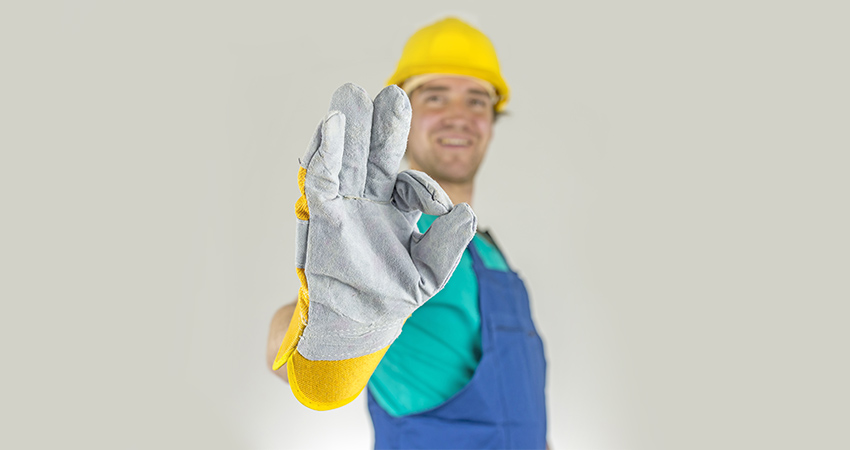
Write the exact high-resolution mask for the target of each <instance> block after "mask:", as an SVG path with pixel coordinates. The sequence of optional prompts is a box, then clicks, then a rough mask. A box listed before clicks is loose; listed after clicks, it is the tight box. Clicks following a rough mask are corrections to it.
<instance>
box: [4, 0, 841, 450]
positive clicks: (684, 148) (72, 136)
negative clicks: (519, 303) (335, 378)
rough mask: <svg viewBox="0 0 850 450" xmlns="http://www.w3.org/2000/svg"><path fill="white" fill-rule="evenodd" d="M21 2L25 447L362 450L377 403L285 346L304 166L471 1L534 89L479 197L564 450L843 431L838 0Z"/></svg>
mask: <svg viewBox="0 0 850 450" xmlns="http://www.w3.org/2000/svg"><path fill="white" fill-rule="evenodd" d="M18 3H19V4H20V5H19V6H8V5H7V6H3V7H2V10H0V17H2V18H0V21H2V24H0V25H2V26H0V36H2V39H0V47H2V50H3V51H2V55H3V57H2V58H3V62H2V65H3V69H2V74H0V80H2V82H0V90H2V91H0V94H2V96H1V97H0V112H1V114H2V116H0V119H2V122H0V123H2V127H3V128H2V133H0V134H2V136H0V139H2V163H0V171H2V177H0V186H2V189H0V196H1V198H2V205H3V209H4V211H3V220H2V222H3V228H2V229H3V233H2V235H3V236H2V251H0V253H2V257H0V261H2V267H0V268H1V269H2V274H3V275H2V279H3V281H2V283H0V284H2V288H0V289H2V298H3V302H2V304H3V306H2V311H3V312H2V319H0V321H2V326H0V329H2V331H0V332H2V342H3V343H2V346H3V347H2V351H3V355H4V357H3V359H4V382H3V387H2V400H0V403H2V404H3V406H2V407H0V408H2V413H3V423H4V431H3V432H2V433H0V434H2V436H3V437H2V438H0V441H3V442H5V441H7V440H8V441H10V442H11V443H13V444H14V446H12V445H11V444H5V443H4V444H3V445H2V446H3V447H4V448H27V447H29V448H181V449H183V448H248V449H273V448H297V449H301V448H305V449H307V448H309V449H314V448H315V449H326V448H327V449H339V448H369V447H370V446H371V443H372V436H371V428H370V424H369V421H368V417H367V414H366V411H365V401H364V399H363V397H362V396H361V398H359V399H358V400H356V401H355V402H354V403H353V404H351V405H349V406H347V407H345V408H342V409H340V410H336V411H332V412H324V413H318V412H314V411H311V410H308V409H306V408H304V407H302V406H301V405H300V404H298V403H297V402H296V401H295V400H294V398H293V397H292V395H291V393H289V391H288V387H287V386H286V385H284V384H282V383H281V382H279V381H278V380H277V379H276V378H274V377H273V376H272V375H271V374H270V373H269V372H268V371H267V370H266V369H265V366H264V349H265V337H266V331H267V326H268V322H269V320H270V317H271V314H272V313H273V311H274V310H275V309H276V308H277V307H279V306H280V305H282V304H283V303H286V302H289V301H290V300H291V299H293V298H294V296H295V293H296V289H297V279H296V277H295V274H294V270H293V268H292V258H293V253H294V249H293V243H292V236H293V231H294V220H293V203H294V201H295V199H296V197H297V189H296V183H295V174H296V171H297V158H298V156H300V155H301V154H302V152H303V150H304V148H305V145H306V144H307V142H308V140H309V138H310V136H311V134H312V131H313V129H314V126H315V124H316V123H317V122H318V120H319V119H320V118H321V117H322V115H323V114H324V112H325V110H326V107H327V103H328V100H329V98H330V94H331V93H332V92H333V90H334V89H335V88H336V87H337V86H338V85H340V84H342V83H344V82H347V81H352V82H355V83H357V84H360V85H362V86H364V87H365V88H366V89H367V90H368V91H369V92H370V93H372V94H375V93H377V92H378V90H379V89H380V88H381V87H382V85H383V84H382V83H383V81H384V80H385V79H386V78H387V77H388V76H389V75H390V73H391V72H392V70H393V68H394V64H395V61H396V59H397V58H398V55H399V54H400V51H401V47H402V44H403V42H404V40H405V39H406V38H407V37H408V36H409V35H410V34H411V33H412V32H413V31H414V30H415V29H417V28H418V27H419V26H422V25H425V24H427V23H429V22H431V21H433V20H435V19H438V18H440V17H442V16H444V15H446V14H447V13H457V14H459V15H460V16H461V17H463V18H466V19H468V20H470V21H472V22H473V23H475V24H477V25H478V26H480V27H481V28H482V29H483V30H484V31H485V32H486V33H488V34H489V35H490V36H491V38H492V40H493V41H494V43H495V45H496V47H497V49H498V51H499V52H500V56H501V58H502V64H503V71H504V74H505V77H506V78H507V80H508V82H509V83H510V85H511V87H512V89H513V100H512V102H511V103H510V105H509V110H510V116H508V117H506V118H504V119H503V120H502V121H501V122H500V123H499V124H498V125H497V129H496V137H495V141H494V142H493V145H492V147H491V150H490V155H489V156H488V159H487V161H486V163H485V167H484V168H483V171H482V173H481V176H480V180H479V183H478V187H477V192H476V199H475V205H474V206H475V209H476V212H477V213H478V215H479V217H480V220H481V223H482V224H483V225H484V226H489V227H491V228H492V229H493V231H494V232H495V234H496V236H497V238H498V239H499V240H500V241H501V244H502V246H503V247H504V248H505V249H506V250H507V252H508V256H509V258H510V260H511V261H512V263H513V264H514V265H515V266H516V267H518V268H519V269H520V271H521V275H522V276H523V277H524V278H525V280H526V281H527V284H528V285H529V287H530V291H531V295H532V302H533V310H534V314H535V316H536V318H537V322H538V327H539V329H540V330H541V333H542V334H543V336H544V338H545V341H546V344H547V352H548V358H549V362H550V366H549V367H550V369H549V388H548V399H549V414H550V424H551V425H550V433H549V439H550V442H551V444H552V447H553V448H554V449H647V450H649V449H652V450H655V449H680V448H688V449H703V448H704V449H715V448H741V449H749V448H844V447H847V446H848V440H847V434H846V432H843V431H840V428H839V427H846V424H847V422H848V419H850V417H848V414H847V407H846V405H847V402H848V400H850V398H848V397H850V395H848V394H850V392H848V388H847V383H846V380H847V379H848V378H850V373H848V372H850V371H848V367H847V366H848V365H847V342H848V338H849V337H850V336H848V332H847V327H846V324H845V322H846V317H847V312H848V311H847V306H846V305H847V300H848V299H850V288H848V282H847V278H848V269H850V259H849V258H848V254H850V241H848V236H847V230H848V229H850V217H849V216H850V214H848V193H850V183H849V182H848V174H847V172H848V162H850V159H849V158H848V151H850V132H848V130H850V127H848V123H850V106H848V105H850V89H849V88H848V82H847V80H848V79H850V67H848V65H849V64H848V43H849V42H850V31H848V30H850V27H848V26H847V18H848V13H850V8H848V6H847V3H846V2H842V1H837V0H836V1H825V0H814V1H809V2H788V1H779V2H767V1H763V2H759V1H756V0H737V1H713V2H701V4H695V2H663V1H658V0H652V1H648V2H629V1H605V2H598V1H594V2H591V1H580V2H567V3H561V4H560V6H552V5H553V4H554V2H542V1H531V0H528V1H522V2H471V1H461V2H449V1H432V2H418V3H410V2H408V3H404V2H398V1H380V2H378V1H374V2H341V1H333V2H300V3H298V4H293V3H292V2H256V1H243V2H203V1H195V2H190V1H185V0H179V1H169V2H165V1H160V2H135V3H134V4H132V5H131V4H128V3H127V2H106V1H101V2H95V1H76V2H61V3H60V2H53V3H50V4H43V3H36V2H18ZM24 5H25V6H24Z"/></svg>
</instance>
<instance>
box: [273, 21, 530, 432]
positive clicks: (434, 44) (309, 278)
mask: <svg viewBox="0 0 850 450" xmlns="http://www.w3.org/2000/svg"><path fill="white" fill-rule="evenodd" d="M388 84H390V85H398V86H400V87H401V88H402V89H403V90H404V93H401V91H400V90H398V89H396V88H394V87H390V88H387V89H384V91H382V92H381V93H380V94H379V95H378V97H376V99H375V101H374V103H372V102H371V101H369V100H368V98H366V99H364V95H363V93H362V92H361V91H362V90H360V91H358V89H357V88H356V87H353V86H350V85H347V86H343V87H342V88H340V90H338V91H337V93H336V94H335V95H334V99H333V100H332V102H331V103H332V105H331V110H332V111H331V113H330V114H329V116H328V117H327V118H326V120H325V121H323V123H322V125H321V126H320V129H319V131H317V135H316V136H317V137H316V138H315V139H314V142H313V144H311V148H310V150H308V152H307V155H305V158H304V160H302V169H301V172H300V173H299V184H300V186H301V189H302V194H303V195H302V199H301V200H299V204H297V205H296V213H297V215H298V216H299V219H300V221H299V230H300V231H299V236H304V235H306V236H307V237H299V241H298V242H299V250H298V252H299V256H298V257H297V260H298V266H299V269H297V270H298V271H299V272H298V273H299V278H300V279H301V281H302V290H301V293H300V294H299V300H298V301H297V302H296V303H295V304H293V305H287V306H284V307H283V308H281V309H280V310H279V311H278V312H277V313H276V314H275V317H274V319H273V321H272V326H271V330H270V334H269V363H270V365H272V366H273V368H278V367H280V366H281V365H282V364H284V363H286V366H287V367H286V372H285V373H284V372H283V370H282V369H280V370H277V371H276V373H278V375H280V376H281V377H282V378H284V379H288V380H289V381H290V382H291V387H292V390H293V392H294V393H295V395H296V397H297V398H298V399H299V400H300V401H301V402H302V403H304V404H305V405H307V406H310V407H312V408H314V409H330V408H334V407H338V406H341V405H343V404H345V403H347V402H349V401H351V400H352V399H353V398H354V397H356V396H357V394H359V392H360V390H361V389H362V388H363V384H365V383H366V380H367V379H368V386H369V388H368V396H369V397H368V401H369V411H370V414H371V416H372V421H373V424H374V426H375V445H376V448H447V447H450V448H544V447H545V445H546V444H545V435H546V417H545V399H544V378H545V360H544V357H543V347H542V342H541V340H540V338H539V337H538V335H537V333H536V331H535V329H534V325H533V323H532V321H531V316H530V313H529V307H528V298H527V293H526V291H525V288H524V286H523V284H522V281H521V280H520V279H519V278H518V277H517V275H516V274H515V273H514V272H513V271H511V270H510V269H509V267H508V264H507V262H506V261H505V259H504V257H503V255H502V254H501V252H500V251H499V249H498V247H497V246H496V245H495V242H493V240H492V239H491V238H490V237H489V234H487V233H486V232H484V233H477V234H476V233H475V223H476V222H475V217H474V215H473V214H472V212H471V209H469V207H468V206H467V205H468V204H470V203H471V201H472V197H473V188H474V180H475V175H476V173H477V171H478V168H479V167H480V164H481V162H482V161H483V158H484V156H485V154H486V152H487V148H488V145H489V143H490V139H491V137H492V127H493V123H494V121H495V118H496V115H497V114H498V113H499V112H500V111H502V109H503V108H504V106H505V104H506V103H507V101H508V94H509V91H508V86H507V84H506V83H505V82H504V80H503V79H502V77H501V73H500V71H499V66H498V60H497V58H496V53H495V50H494V49H493V47H492V44H491V43H490V41H489V39H487V37H486V36H485V35H483V34H482V33H481V32H480V31H478V30H477V29H475V28H473V27H471V26H469V25H468V24H466V23H464V22H462V21H460V20H458V19H454V18H449V19H445V20H442V21H439V22H437V23H435V24H432V25H430V26H428V27H425V28H423V29H422V30H419V31H418V32H417V33H416V34H414V35H413V36H412V37H411V39H410V40H409V41H408V43H407V45H406V46H405V49H404V52H403V55H402V58H401V60H400V62H399V65H398V68H397V70H396V73H395V74H394V75H393V76H392V77H391V78H390V80H389V83H388ZM404 94H406V95H407V96H408V97H409V105H410V108H411V111H409V112H408V111H407V109H406V108H407V99H406V98H404ZM340 116H344V120H343V119H341V118H340ZM408 117H409V124H410V127H409V134H407V133H406V132H407V127H406V125H407V120H408ZM342 122H344V124H343V123H342ZM366 128H369V129H368V130H367V129H366ZM335 130H337V131H335ZM367 136H368V138H367ZM405 137H406V138H407V139H406V156H407V158H408V161H409V163H410V167H411V169H412V171H405V172H402V173H401V174H398V176H397V177H396V176H394V172H393V173H392V174H391V173H390V172H391V169H390V168H392V167H396V169H394V170H396V171H397V159H396V158H400V153H399V154H398V155H397V154H396V153H395V152H396V150H388V149H390V148H394V147H398V148H399V149H401V151H404V148H403V147H404V141H405V139H404V138H405ZM367 141H368V142H367ZM334 143H337V144H334ZM337 147H338V148H339V149H337ZM335 149H337V150H335ZM357 149H367V150H362V151H361V150H357ZM367 154H368V155H367ZM329 161H330V162H329ZM414 171H418V172H414ZM337 172H338V173H339V176H338V177H337V176H336V175H335V174H336V173H337ZM421 172H424V173H425V174H427V175H428V176H430V178H429V177H428V176H425V175H422V174H421ZM361 173H363V174H361ZM328 174H331V175H328ZM357 174H361V175H357ZM351 179H357V180H358V182H357V183H354V184H352V183H351ZM361 179H363V180H365V181H363V182H362V183H365V184H362V183H361V181H360V180H361ZM434 182H436V183H438V184H439V185H437V184H436V183H434ZM311 183H312V186H313V187H312V188H311V187H310V186H311ZM317 186H318V187H317ZM345 186H349V187H347V188H346V187H345ZM441 188H442V189H441ZM311 190H312V192H314V193H313V194H312V196H311ZM346 191H347V192H348V193H346ZM305 192H306V194H305ZM446 195H447V196H448V198H446V197H445V196H446ZM370 196H371V198H370ZM420 211H421V212H424V214H420ZM308 230H309V231H308ZM383 230H386V231H383ZM388 242H389V243H388ZM311 265H312V269H311ZM449 276H451V278H449ZM365 280H368V281H365ZM308 287H309V289H308ZM429 297H430V299H428V298H429ZM390 298H392V299H393V300H388V299H390ZM311 299H312V300H311ZM425 300H427V302H425ZM402 324H403V329H402V328H401V325H402ZM311 325H313V328H311ZM311 330H315V331H311ZM402 330H403V332H402ZM399 333H400V334H399ZM281 341H283V345H281V344H280V343H281ZM389 343H392V345H391V346H389V345H388V344H389ZM278 347H280V349H279V348H278Z"/></svg>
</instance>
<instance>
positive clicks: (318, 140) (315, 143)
mask: <svg viewBox="0 0 850 450" xmlns="http://www.w3.org/2000/svg"><path fill="white" fill-rule="evenodd" d="M324 124H325V119H322V120H320V121H319V125H318V126H317V127H316V132H315V133H313V139H311V140H310V145H308V146H307V151H306V152H304V156H302V157H301V159H300V160H299V161H298V162H299V163H300V164H301V167H303V168H305V169H306V168H307V165H309V164H310V160H311V159H313V155H315V154H316V151H318V150H319V145H321V144H322V126H324Z"/></svg>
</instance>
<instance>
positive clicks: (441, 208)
mask: <svg viewBox="0 0 850 450" xmlns="http://www.w3.org/2000/svg"><path fill="white" fill-rule="evenodd" d="M393 204H394V205H395V206H396V208H398V209H400V210H402V211H404V212H409V211H422V212H424V213H425V214H431V215H434V216H441V215H443V214H446V213H447V212H449V211H451V210H452V200H451V199H450V198H449V196H448V195H447V194H446V192H445V191H444V190H443V188H441V187H440V185H439V184H437V182H436V181H434V180H433V179H432V178H431V177H429V176H428V175H427V174H425V173H424V172H419V171H417V170H405V171H404V172H401V173H400V174H398V176H397V177H396V182H395V190H394V191H393Z"/></svg>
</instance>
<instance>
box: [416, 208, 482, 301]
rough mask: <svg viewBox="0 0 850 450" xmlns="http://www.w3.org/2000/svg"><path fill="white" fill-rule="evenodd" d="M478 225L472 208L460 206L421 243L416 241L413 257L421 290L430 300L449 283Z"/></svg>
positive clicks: (440, 221) (426, 234)
mask: <svg viewBox="0 0 850 450" xmlns="http://www.w3.org/2000/svg"><path fill="white" fill-rule="evenodd" d="M477 225H478V223H477V219H476V217H475V213H473V212H472V208H471V207H470V206H469V205H467V204H466V203H460V204H458V205H455V206H454V208H452V210H451V211H449V213H448V214H444V215H442V216H440V217H437V219H436V220H435V221H434V223H432V224H431V227H430V228H428V231H426V232H425V234H424V235H422V238H421V239H420V240H418V241H416V240H414V241H413V243H412V245H411V247H410V255H411V257H412V258H413V264H414V265H415V266H416V269H417V270H418V271H419V287H420V289H421V290H422V291H423V292H424V293H425V295H427V296H428V298H430V297H432V296H433V295H434V294H436V293H437V292H439V291H440V289H442V288H443V286H445V285H446V282H448V281H449V277H451V276H452V273H453V272H454V271H455V269H456V268H457V265H458V263H459V262H460V258H461V256H463V251H464V250H465V249H466V246H467V245H469V242H470V241H471V240H472V237H473V236H475V229H476V227H477Z"/></svg>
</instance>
